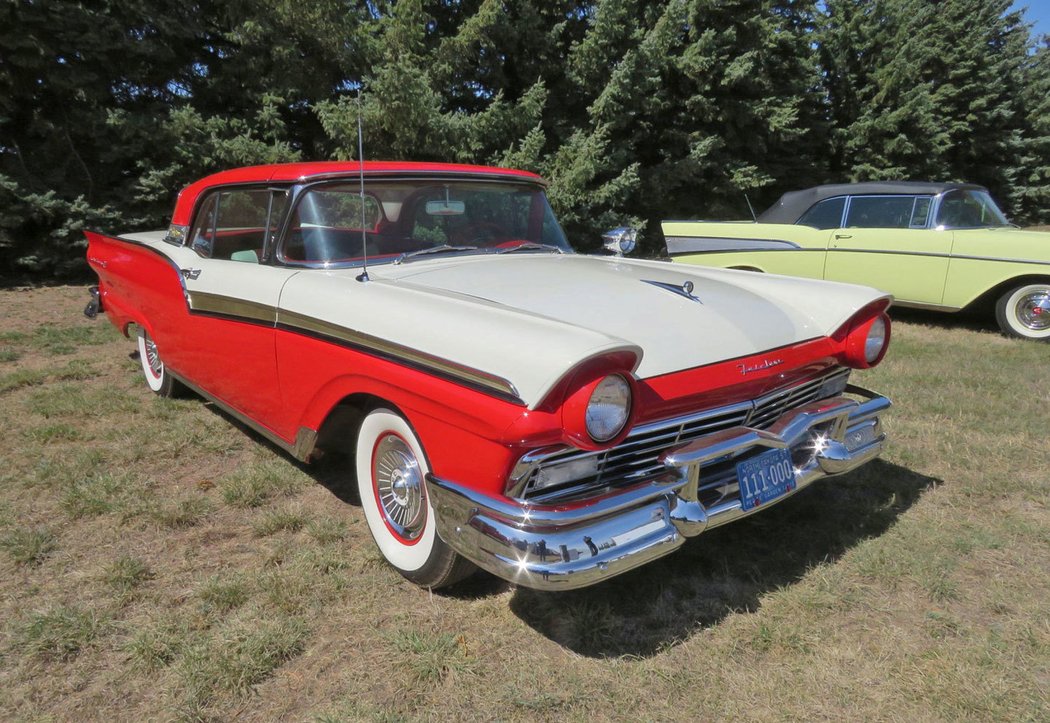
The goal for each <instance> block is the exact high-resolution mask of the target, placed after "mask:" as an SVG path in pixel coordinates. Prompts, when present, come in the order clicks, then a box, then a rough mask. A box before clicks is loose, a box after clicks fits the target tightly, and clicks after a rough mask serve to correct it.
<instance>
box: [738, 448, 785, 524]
mask: <svg viewBox="0 0 1050 723" xmlns="http://www.w3.org/2000/svg"><path fill="white" fill-rule="evenodd" d="M736 476H737V480H739V482H740V506H741V508H743V509H744V511H747V510H753V509H754V508H756V507H758V506H759V505H764V504H766V503H767V502H770V501H772V500H775V499H776V498H777V497H780V496H781V495H783V494H786V493H788V492H790V491H791V490H793V489H795V465H794V464H792V462H791V453H790V452H789V451H788V450H786V449H771V450H769V451H768V452H763V453H762V454H760V455H758V456H756V457H752V458H751V459H749V460H745V461H743V462H740V463H739V464H737V466H736Z"/></svg>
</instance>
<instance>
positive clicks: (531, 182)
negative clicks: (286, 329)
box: [273, 171, 576, 269]
mask: <svg viewBox="0 0 1050 723" xmlns="http://www.w3.org/2000/svg"><path fill="white" fill-rule="evenodd" d="M358 178H359V177H358V176H357V175H354V174H347V173H345V172H340V173H334V174H327V175H317V176H311V177H310V179H309V180H308V181H304V182H302V183H298V184H296V185H294V186H292V188H291V194H290V196H289V199H288V206H287V207H286V208H285V214H284V219H283V221H282V224H281V228H280V231H279V232H278V234H277V238H278V241H276V242H275V243H274V255H273V258H274V261H275V262H276V263H279V264H281V265H282V266H287V267H289V268H298V269H354V268H360V267H362V266H364V265H365V260H364V259H361V260H357V261H336V262H332V261H325V262H320V261H296V260H294V259H292V260H289V259H287V258H285V256H284V246H285V243H286V241H287V240H288V229H289V227H290V225H291V219H292V216H293V215H294V211H295V209H296V208H298V206H299V202H300V201H301V200H302V197H303V195H305V194H306V192H307V191H310V190H312V189H313V188H314V187H316V186H327V185H333V184H336V183H350V182H353V181H356V180H358ZM370 178H371V179H373V180H374V179H378V180H380V181H423V182H430V181H433V182H436V183H440V182H441V181H449V180H462V181H467V182H471V183H477V182H479V181H481V182H486V181H487V182H489V183H504V184H506V183H508V182H513V183H516V184H518V185H523V186H533V187H535V188H537V189H539V191H541V192H542V193H543V194H544V197H546V188H547V184H546V183H542V182H540V181H537V180H536V179H530V178H521V177H519V176H514V175H509V174H480V173H479V174H471V173H456V172H450V173H447V174H444V175H442V174H434V173H427V174H412V173H404V172H396V171H390V172H371V173H370V172H367V171H366V172H365V180H366V181H367V180H368V179H370ZM547 205H548V206H549V205H550V199H547ZM555 221H557V219H555ZM558 226H559V228H560V227H561V223H560V222H558ZM562 236H563V237H564V238H565V243H566V244H568V246H569V248H568V249H563V250H562V253H570V254H574V253H576V249H575V248H573V246H572V244H571V243H569V238H568V236H566V235H565V229H564V228H562ZM481 253H487V251H485V250H481ZM466 255H473V254H466ZM395 261H397V258H392V259H381V260H375V259H373V258H372V257H369V258H368V261H367V263H368V265H369V266H386V265H387V264H392V263H394V262H395Z"/></svg>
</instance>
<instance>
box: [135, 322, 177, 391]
mask: <svg viewBox="0 0 1050 723" xmlns="http://www.w3.org/2000/svg"><path fill="white" fill-rule="evenodd" d="M138 330H139V332H138V336H139V361H140V362H141V363H142V374H143V376H145V377H146V384H148V385H149V388H150V389H152V390H153V393H154V394H156V395H158V396H161V397H178V396H180V395H181V394H182V393H183V392H184V391H185V387H183V386H182V384H181V383H180V382H178V381H176V380H175V377H173V376H171V372H169V371H167V370H166V369H165V368H164V361H163V360H162V359H161V358H160V351H159V350H158V349H157V343H156V342H155V341H153V338H152V337H151V336H150V335H149V332H148V331H146V330H145V329H144V328H143V327H141V326H140V327H138Z"/></svg>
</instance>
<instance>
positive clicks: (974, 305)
mask: <svg viewBox="0 0 1050 723" xmlns="http://www.w3.org/2000/svg"><path fill="white" fill-rule="evenodd" d="M1026 284H1050V276H1040V275H1039V274H1028V275H1027V276H1015V277H1014V278H1012V279H1007V280H1006V281H1003V282H1000V283H999V284H997V285H995V286H993V287H992V288H990V289H988V291H986V292H984V293H983V294H981V295H980V296H978V297H977V298H976V299H974V300H973V301H971V302H970V303H969V304H967V305H966V306H965V307H963V309H962V310H963V311H965V312H971V313H981V314H993V313H994V312H995V303H996V302H997V301H998V300H999V297H1000V296H1002V295H1003V294H1005V293H1006V292H1007V291H1009V290H1010V289H1014V288H1017V287H1018V286H1024V285H1026Z"/></svg>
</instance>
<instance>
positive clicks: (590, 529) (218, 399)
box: [87, 162, 890, 590]
mask: <svg viewBox="0 0 1050 723" xmlns="http://www.w3.org/2000/svg"><path fill="white" fill-rule="evenodd" d="M88 239H89V246H88V252H87V255H88V261H89V263H90V264H91V266H92V268H93V269H94V270H95V271H96V272H97V273H98V276H99V284H98V287H97V289H93V293H94V295H95V300H94V301H93V304H92V305H89V310H90V311H94V310H97V309H98V308H101V310H103V311H104V312H105V313H106V314H107V315H108V317H109V319H110V321H111V322H112V323H113V324H115V325H116V326H117V327H118V328H119V329H120V330H121V331H122V332H124V334H125V335H128V334H129V333H130V330H131V328H132V327H133V328H134V330H135V333H136V334H137V336H138V348H139V353H140V358H141V362H142V370H143V372H144V374H145V377H146V382H147V383H148V384H149V386H150V388H151V389H152V390H153V391H154V392H156V393H157V394H160V395H162V396H170V395H173V394H175V393H176V392H178V391H179V390H180V389H183V388H189V389H191V390H193V391H195V392H197V393H198V394H200V395H202V396H204V397H206V398H208V399H210V400H212V401H213V402H215V403H216V404H217V405H218V406H219V407H221V408H222V409H224V410H225V411H226V412H228V413H229V414H230V415H231V416H233V417H235V418H236V419H238V420H241V421H242V422H244V423H245V424H248V425H249V426H251V427H252V428H254V429H256V430H258V432H259V433H260V434H262V435H264V436H265V437H267V438H268V439H270V440H272V441H273V442H274V443H276V444H277V445H279V446H281V447H282V448H284V449H285V450H287V451H288V452H289V453H291V454H293V455H295V456H296V457H297V458H299V459H301V460H306V461H308V460H310V459H311V458H316V457H318V456H319V455H320V454H322V453H324V452H325V451H328V452H339V451H345V452H348V453H351V454H350V455H348V456H349V457H351V458H352V459H353V462H352V463H349V462H348V464H347V467H348V469H347V473H348V474H352V475H354V476H355V477H356V484H357V488H358V490H359V492H360V497H361V506H362V508H363V510H364V515H365V518H366V520H367V522H368V526H369V529H370V530H371V533H372V536H373V537H374V538H375V541H376V544H377V545H378V546H379V548H380V550H381V551H382V553H383V555H384V556H385V558H386V559H387V560H388V561H389V562H390V564H391V565H393V566H394V567H395V568H396V569H397V570H398V571H400V572H401V573H402V574H403V575H404V576H406V577H407V578H409V579H411V580H413V581H415V582H417V583H419V584H421V585H425V586H431V587H440V586H443V585H448V584H451V583H452V582H455V581H456V580H459V579H462V578H463V577H464V576H466V575H467V574H469V573H470V572H471V571H473V570H474V569H475V566H477V567H480V568H483V569H485V570H488V571H490V572H492V573H495V574H496V575H498V576H500V577H503V578H506V579H507V580H511V581H513V582H515V583H518V584H521V585H524V586H529V587H535V588H543V589H552V590H553V589H569V588H575V587H581V586H584V585H589V584H592V583H595V582H598V581H600V580H604V579H607V578H609V577H611V576H613V575H616V574H619V573H622V572H624V571H626V570H629V569H632V568H634V567H637V566H639V565H642V564H644V563H646V562H648V561H650V560H653V559H654V558H657V557H660V556H662V555H666V554H668V553H670V552H672V551H673V550H675V549H676V548H678V547H679V546H680V545H682V543H683V542H684V540H685V539H686V538H689V537H694V536H696V535H698V534H700V533H701V532H703V531H704V530H707V529H711V528H713V527H715V526H717V525H722V524H725V523H726V522H731V521H733V520H736V519H739V518H741V517H743V516H745V515H749V514H752V513H754V512H757V511H759V510H761V509H765V508H766V507H767V506H769V505H771V504H772V503H775V502H778V501H780V500H782V499H784V498H786V497H788V496H790V495H792V494H794V493H795V492H796V491H798V490H799V489H801V488H803V487H805V486H807V485H809V484H810V483H812V482H813V481H815V480H817V479H820V478H823V477H826V476H829V475H834V474H839V473H842V472H846V471H849V470H851V469H853V468H855V467H857V466H858V465H860V464H863V463H864V462H867V461H868V460H871V459H872V458H874V457H875V456H877V455H878V454H879V452H880V451H881V449H882V447H883V443H884V434H883V432H882V429H881V425H880V420H879V415H880V414H881V413H882V412H883V411H884V410H886V409H887V408H888V407H889V404H890V403H889V401H888V400H887V399H885V398H884V397H881V396H878V395H876V394H874V393H872V392H868V391H866V390H863V389H860V388H859V387H854V386H852V385H850V384H849V383H848V378H849V375H850V371H851V370H852V369H863V368H866V367H870V366H872V365H874V364H877V363H878V362H879V361H880V360H881V359H882V357H883V354H884V353H885V351H886V345H887V343H888V341H889V336H890V333H889V332H890V325H889V320H888V318H887V316H886V314H885V311H886V308H887V307H888V306H889V303H890V299H889V298H888V297H887V296H885V295H884V294H882V293H880V292H878V291H875V290H873V289H870V288H866V287H861V286H853V285H847V284H835V283H828V282H821V281H810V280H803V279H797V278H788V277H778V276H771V275H765V274H752V273H747V272H741V271H726V270H718V269H705V268H700V267H684V266H682V265H674V264H668V263H664V262H659V261H642V260H627V259H623V258H619V257H614V256H605V257H600V256H584V255H580V254H576V253H574V252H573V250H572V248H571V247H570V245H569V244H568V242H567V241H566V239H565V236H564V234H563V232H562V230H561V228H560V227H559V225H558V222H557V220H556V219H555V217H554V215H553V214H552V212H551V209H550V207H549V206H548V204H547V200H546V197H545V195H544V183H543V181H542V179H540V178H539V177H538V176H535V175H533V174H531V173H526V172H522V171H513V170H506V169H501V168H488V167H479V166H459V165H443V164H431V163H427V164H422V163H378V162H374V163H367V164H363V165H359V164H357V163H333V162H329V163H299V164H288V165H274V166H261V167H254V168H241V169H236V170H232V171H227V172H224V173H218V174H216V175H213V176H209V177H207V178H205V179H203V180H201V181H198V182H196V183H194V184H192V185H191V186H189V187H187V188H186V189H185V190H184V191H183V192H182V193H181V195H180V196H179V199H178V202H177V204H176V207H175V213H174V216H173V217H172V221H171V226H170V228H169V229H168V230H167V231H166V232H164V231H160V232H155V233H134V234H126V235H123V236H115V237H114V236H106V235H102V234H99V233H89V234H88Z"/></svg>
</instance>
